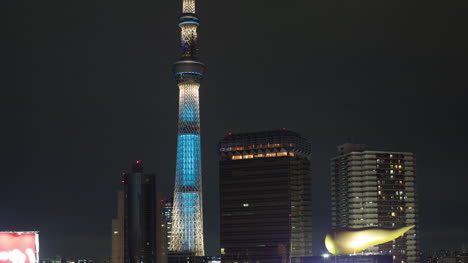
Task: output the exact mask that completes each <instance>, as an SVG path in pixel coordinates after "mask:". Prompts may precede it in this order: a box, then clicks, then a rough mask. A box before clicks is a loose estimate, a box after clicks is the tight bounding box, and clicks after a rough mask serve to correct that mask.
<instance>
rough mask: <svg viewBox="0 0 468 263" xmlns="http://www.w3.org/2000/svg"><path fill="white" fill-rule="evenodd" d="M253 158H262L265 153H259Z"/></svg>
mask: <svg viewBox="0 0 468 263" xmlns="http://www.w3.org/2000/svg"><path fill="white" fill-rule="evenodd" d="M254 157H255V158H263V157H265V154H262V153H259V154H256V155H255V156H254Z"/></svg>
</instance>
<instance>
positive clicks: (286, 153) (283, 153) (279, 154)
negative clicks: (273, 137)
mask: <svg viewBox="0 0 468 263" xmlns="http://www.w3.org/2000/svg"><path fill="white" fill-rule="evenodd" d="M280 156H288V152H279V153H278V157H280Z"/></svg>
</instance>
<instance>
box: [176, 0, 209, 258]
mask: <svg viewBox="0 0 468 263" xmlns="http://www.w3.org/2000/svg"><path fill="white" fill-rule="evenodd" d="M182 5H183V7H182V15H181V16H180V18H179V27H180V30H181V50H182V53H181V56H180V58H179V60H178V61H177V62H175V63H174V66H173V72H174V75H175V79H176V82H177V85H178V87H179V124H178V137H177V160H176V178H175V189H174V204H173V205H174V206H173V218H172V220H173V221H172V240H171V245H170V247H169V250H170V251H173V252H183V253H191V254H194V255H196V256H204V242H203V204H202V200H203V198H202V176H201V152H200V111H199V88H200V83H201V80H202V79H203V74H204V71H205V64H203V63H202V62H201V61H200V60H199V59H198V56H197V51H198V49H197V28H198V26H199V24H200V23H199V19H198V17H197V15H196V14H195V0H183V2H182Z"/></svg>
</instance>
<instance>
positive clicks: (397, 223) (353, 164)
mask: <svg viewBox="0 0 468 263" xmlns="http://www.w3.org/2000/svg"><path fill="white" fill-rule="evenodd" d="M337 150H338V153H337V156H336V157H334V158H332V159H331V162H330V168H331V193H332V227H333V228H350V229H357V228H366V227H382V228H400V227H403V226H408V225H416V227H415V228H413V229H411V230H409V231H408V232H407V233H406V234H405V235H403V236H402V237H400V238H397V239H396V240H394V241H392V242H388V243H385V244H381V245H377V246H373V247H370V248H368V249H366V250H364V252H363V254H368V255H378V254H389V255H392V256H393V261H394V262H398V263H400V262H401V263H407V262H419V259H418V236H417V234H418V208H417V194H416V188H415V187H416V186H415V184H416V172H415V167H416V157H415V155H414V154H413V153H411V152H393V151H375V150H367V149H366V146H365V145H362V144H350V143H346V144H343V145H340V146H338V149H337Z"/></svg>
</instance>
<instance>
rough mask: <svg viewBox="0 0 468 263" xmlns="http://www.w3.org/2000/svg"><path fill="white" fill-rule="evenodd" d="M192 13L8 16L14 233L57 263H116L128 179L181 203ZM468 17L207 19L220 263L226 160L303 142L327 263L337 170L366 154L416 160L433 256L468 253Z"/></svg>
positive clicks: (210, 147)
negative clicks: (270, 136) (231, 149)
mask: <svg viewBox="0 0 468 263" xmlns="http://www.w3.org/2000/svg"><path fill="white" fill-rule="evenodd" d="M180 5H181V3H180V1H175V0H167V1H154V0H153V1H149V0H135V1H122V0H113V1H111V0H94V1H91V0H81V1H76V0H47V1H37V0H16V1H2V2H0V6H1V7H2V14H1V16H0V17H1V21H2V25H5V26H6V28H5V29H3V30H2V31H1V32H2V34H1V50H2V51H1V52H0V54H1V58H0V70H1V72H2V74H1V78H0V87H1V92H2V96H1V100H2V101H1V120H2V123H3V125H2V129H1V130H0V135H1V147H0V160H1V163H0V165H1V169H2V175H1V177H0V178H1V181H0V186H1V190H0V200H1V201H0V229H1V230H40V231H41V257H53V256H55V255H56V254H60V255H62V256H65V257H72V258H73V257H79V258H96V259H104V258H106V257H108V256H109V255H110V223H111V218H112V217H113V216H114V214H115V191H116V190H117V189H118V186H119V176H120V172H122V171H124V170H126V169H127V168H128V167H129V166H130V163H131V161H132V160H135V159H141V160H143V161H144V163H145V167H146V168H145V169H146V171H147V172H155V173H157V174H158V176H159V187H160V189H161V191H163V192H165V193H166V195H170V194H171V191H172V187H173V180H174V170H175V150H176V132H177V108H178V107H177V103H178V90H177V87H176V85H175V83H174V81H173V78H172V75H171V70H170V69H171V63H172V62H174V61H175V60H176V59H177V57H178V54H179V49H178V34H179V29H178V27H177V17H178V15H179V14H180ZM467 11H468V7H467V2H466V1H382V0H362V1H357V0H354V1H348V0H347V1H338V0H327V1H305V0H300V1H299V0H290V1H275V0H270V1H266V0H256V1H251V0H238V1H230V0H223V1H208V0H199V1H198V13H199V15H200V17H201V19H202V20H201V21H202V25H201V27H200V29H199V36H200V52H201V55H202V57H203V59H204V60H205V61H206V62H207V64H208V71H207V76H206V78H205V81H204V82H203V84H202V87H201V90H200V92H201V95H200V96H201V119H202V147H203V150H202V151H203V179H204V186H203V187H204V200H205V203H204V205H205V208H204V209H205V232H206V238H205V240H206V248H207V253H208V254H218V251H219V240H218V234H219V230H218V228H219V222H218V212H219V208H218V192H217V191H218V189H217V184H218V178H217V177H218V166H217V142H218V140H219V139H221V138H222V137H223V136H224V135H225V134H226V133H227V132H230V131H233V132H244V131H258V130H264V129H277V128H283V127H284V128H288V129H291V130H294V131H297V132H299V133H301V134H302V135H303V136H305V137H307V138H308V139H309V140H310V141H311V143H312V146H313V155H312V176H313V187H312V189H313V201H314V217H313V220H314V242H315V243H314V252H315V253H321V252H322V251H324V249H325V248H324V246H323V237H324V233H325V232H326V231H327V230H328V229H329V227H330V224H329V218H330V212H329V206H330V200H329V199H330V198H329V195H330V193H329V190H328V188H329V178H328V173H329V169H328V165H329V158H330V157H332V156H333V155H334V153H335V147H336V146H337V145H338V144H341V143H343V142H345V141H346V140H348V138H351V139H352V140H353V141H354V142H358V143H366V144H368V145H370V147H371V148H378V149H389V150H397V151H412V152H415V153H416V154H417V158H418V160H417V172H418V174H417V176H418V188H419V189H418V190H419V201H420V202H419V205H420V225H421V239H422V246H423V249H424V250H430V249H436V248H460V247H461V245H462V243H463V242H465V243H468V234H467V233H468V212H467V208H468V198H467V193H466V186H467V184H468V179H467V172H466V171H467V169H466V163H467V161H466V160H467V156H468V155H467V147H468V142H467V139H468V138H467V133H468V128H467V125H466V122H467V117H466V116H467V114H468V109H467V102H466V100H467V92H466V86H467V77H466V75H467V69H468V67H467V65H466V63H467V62H466V61H467V55H466V52H467V46H468V39H467V34H466V28H467V26H468V23H467V20H468V19H467V15H466V14H467Z"/></svg>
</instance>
